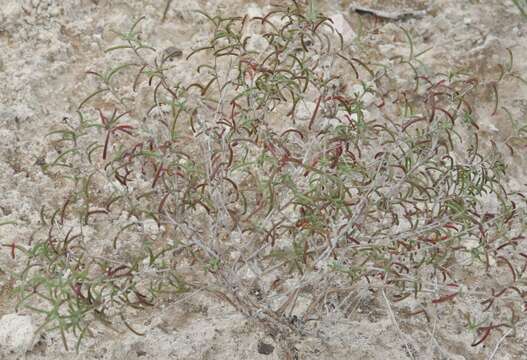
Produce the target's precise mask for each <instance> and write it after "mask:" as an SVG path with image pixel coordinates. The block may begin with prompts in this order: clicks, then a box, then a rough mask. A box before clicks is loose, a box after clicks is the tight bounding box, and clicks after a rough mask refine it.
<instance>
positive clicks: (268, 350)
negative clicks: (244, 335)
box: [258, 340, 274, 355]
mask: <svg viewBox="0 0 527 360" xmlns="http://www.w3.org/2000/svg"><path fill="white" fill-rule="evenodd" d="M273 351H274V346H273V345H271V344H266V343H264V342H263V341H261V340H260V341H259V342H258V353H259V354H262V355H270V354H272V353H273Z"/></svg>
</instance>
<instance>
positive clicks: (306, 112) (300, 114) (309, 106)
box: [295, 101, 317, 121]
mask: <svg viewBox="0 0 527 360" xmlns="http://www.w3.org/2000/svg"><path fill="white" fill-rule="evenodd" d="M316 107H317V104H315V103H314V102H311V101H300V102H299V103H298V105H297V106H296V110H295V117H296V118H297V119H298V120H301V121H306V120H310V119H311V117H312V116H313V112H315V108H316Z"/></svg>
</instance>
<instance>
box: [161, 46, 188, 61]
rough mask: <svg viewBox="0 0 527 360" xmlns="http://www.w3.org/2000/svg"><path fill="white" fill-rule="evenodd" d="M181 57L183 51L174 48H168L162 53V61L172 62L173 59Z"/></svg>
mask: <svg viewBox="0 0 527 360" xmlns="http://www.w3.org/2000/svg"><path fill="white" fill-rule="evenodd" d="M182 55H183V51H181V50H180V49H178V48H177V47H175V46H170V47H167V48H166V49H165V50H164V51H163V61H172V60H174V59H175V58H179V57H181V56H182Z"/></svg>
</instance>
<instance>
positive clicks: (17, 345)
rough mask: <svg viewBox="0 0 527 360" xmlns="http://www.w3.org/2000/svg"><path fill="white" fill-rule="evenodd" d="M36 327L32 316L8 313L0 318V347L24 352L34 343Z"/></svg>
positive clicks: (14, 351)
mask: <svg viewBox="0 0 527 360" xmlns="http://www.w3.org/2000/svg"><path fill="white" fill-rule="evenodd" d="M35 331H36V328H35V325H34V324H33V321H32V319H31V317H30V316H24V315H18V314H7V315H4V316H2V318H1V319H0V349H2V350H3V351H5V350H7V351H9V352H13V353H16V354H24V353H26V352H27V351H29V350H31V348H32V347H33V344H34V334H35Z"/></svg>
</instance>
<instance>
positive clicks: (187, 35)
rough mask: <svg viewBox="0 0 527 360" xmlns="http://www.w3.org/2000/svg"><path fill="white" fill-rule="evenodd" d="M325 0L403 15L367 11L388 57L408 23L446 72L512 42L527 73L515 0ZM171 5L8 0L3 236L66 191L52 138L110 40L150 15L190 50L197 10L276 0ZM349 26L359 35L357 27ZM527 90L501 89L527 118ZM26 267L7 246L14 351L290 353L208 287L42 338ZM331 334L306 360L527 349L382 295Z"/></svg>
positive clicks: (2, 336) (1, 71) (3, 10)
mask: <svg viewBox="0 0 527 360" xmlns="http://www.w3.org/2000/svg"><path fill="white" fill-rule="evenodd" d="M319 3H324V4H323V6H322V7H323V8H325V10H326V12H327V13H328V14H329V15H336V16H337V18H338V19H339V21H344V22H343V23H342V24H341V26H343V29H348V26H350V27H351V28H352V29H354V30H356V31H358V27H359V15H357V14H356V13H352V12H351V11H350V10H349V8H350V6H353V7H354V8H357V9H361V10H363V11H365V10H366V11H373V12H375V11H377V12H379V15H383V16H384V15H385V16H387V17H390V16H392V17H394V18H396V20H394V21H383V22H375V21H373V20H372V17H368V15H360V16H361V17H362V18H363V19H362V20H363V21H364V22H365V24H367V25H368V24H369V25H368V26H376V27H377V31H375V32H372V33H371V34H370V35H369V36H368V39H367V43H368V46H377V47H379V49H381V50H382V51H383V53H385V54H386V56H387V57H391V56H394V55H397V54H400V53H401V52H403V53H404V52H405V51H407V43H406V42H405V39H404V37H401V36H400V35H401V33H400V30H399V29H398V28H397V27H396V26H395V25H394V24H399V25H403V26H404V27H406V28H408V29H412V33H413V34H414V35H415V38H414V41H415V46H416V49H417V51H422V50H425V49H428V48H431V50H429V51H428V52H427V53H425V55H423V58H422V60H423V61H425V62H427V63H428V64H430V65H431V66H432V68H434V69H435V70H436V71H441V70H445V69H448V68H450V67H454V66H460V65H466V66H468V67H470V68H471V69H472V70H473V71H476V72H477V73H479V74H480V75H481V76H482V77H484V76H485V74H487V73H490V72H492V73H495V69H496V66H497V64H499V63H504V62H506V61H507V56H508V54H507V51H506V49H507V48H510V49H512V51H513V53H514V55H515V59H516V64H515V66H516V69H517V70H518V72H519V73H523V74H526V73H527V62H526V61H525V60H524V59H526V58H527V20H526V19H522V18H521V17H520V15H519V12H518V10H517V9H516V8H515V7H514V6H513V4H512V2H511V1H510V0H479V1H478V0H430V1H425V0H386V1H384V0H383V1H376V0H357V1H353V0H345V1H338V0H327V3H325V1H324V0H319ZM165 4H166V0H126V1H120V0H0V223H2V222H4V221H11V220H14V221H16V224H14V225H6V226H1V227H0V243H2V244H11V243H12V242H17V243H20V244H24V243H27V241H28V239H29V237H30V235H31V233H32V231H33V230H34V229H35V227H36V226H37V225H38V222H39V211H40V209H41V208H42V206H46V207H48V208H49V207H53V206H56V205H57V204H58V203H60V202H61V201H63V199H64V196H65V194H66V193H67V189H64V188H63V187H62V182H61V179H54V178H50V177H48V176H47V175H45V174H44V173H43V172H42V169H41V164H42V163H43V161H46V160H47V161H49V160H50V159H53V158H54V157H55V156H56V152H55V149H53V147H52V145H51V144H50V142H49V138H46V136H45V135H46V134H47V133H48V132H49V131H51V130H52V129H55V128H56V127H57V126H58V125H60V123H61V122H63V121H67V119H68V118H70V117H74V116H75V110H76V108H77V106H78V104H79V102H80V101H81V100H82V99H83V98H84V97H85V96H86V95H88V94H89V93H90V92H91V91H93V89H94V83H93V80H92V79H90V78H89V76H88V75H86V71H87V70H93V69H98V68H104V64H105V63H106V62H107V61H108V60H107V57H106V55H105V54H104V52H103V50H104V49H105V48H107V47H109V46H110V45H112V44H115V42H116V35H115V33H113V32H112V30H123V31H124V30H126V29H128V28H129V26H130V25H131V23H132V19H136V18H137V17H139V16H142V15H145V16H146V20H145V22H144V23H143V24H142V30H143V31H144V33H145V38H146V39H149V41H150V42H151V43H152V44H153V45H154V46H155V47H156V48H159V49H160V50H162V49H166V48H168V47H171V46H173V47H176V48H178V49H181V50H182V51H183V54H184V55H186V54H188V53H189V52H190V49H191V48H192V47H193V44H194V43H195V42H196V41H197V40H196V39H199V38H200V37H203V35H204V34H203V33H202V28H201V27H199V26H197V25H196V16H197V15H196V14H195V13H193V12H192V11H191V10H193V9H202V10H205V11H207V12H210V13H213V12H216V11H223V12H226V11H230V12H232V11H235V12H238V13H243V12H247V11H250V12H252V13H258V12H259V11H260V10H261V9H265V7H266V6H267V4H268V2H267V1H264V0H260V1H256V0H255V1H254V2H249V1H247V0H225V1H222V0H194V1H187V0H173V1H172V2H171V5H170V7H169V10H168V12H167V14H166V18H165V21H164V22H162V21H161V20H162V16H163V11H164V9H165ZM348 30H349V29H348ZM345 36H346V37H347V38H348V39H350V40H351V39H353V34H352V33H351V32H349V31H348V32H347V33H346V34H345ZM182 64H183V62H182ZM181 66H184V65H181ZM190 70H191V68H188V69H187V68H184V67H183V68H182V69H181V71H182V72H184V71H190ZM190 74H191V73H190ZM526 89H527V86H525V87H523V88H522V87H520V86H518V84H514V85H511V86H509V87H508V86H507V85H506V84H505V85H502V86H501V88H500V92H501V100H500V101H501V102H502V105H505V106H507V107H508V108H510V109H511V110H512V111H513V114H514V116H515V117H516V118H523V119H525V118H526V117H527V90H526ZM492 106H493V103H492V101H491V99H489V100H488V103H487V104H485V106H484V108H483V109H480V110H481V111H482V113H484V112H485V111H486V113H489V111H488V110H489V109H491V108H492ZM485 107H486V108H485ZM483 119H486V120H485V121H484V122H483V123H482V124H480V125H481V131H482V136H484V137H487V138H491V139H494V140H495V141H496V142H497V143H498V144H499V143H500V141H502V140H503V139H505V138H506V137H507V136H509V135H510V131H511V129H510V123H509V122H508V121H507V119H506V118H505V117H504V115H503V114H499V115H497V116H495V117H491V116H490V115H488V116H487V117H483ZM524 121H525V120H524ZM509 162H510V164H509V165H510V166H511V167H512V168H513V174H514V176H515V179H513V180H512V181H513V182H514V184H515V185H516V186H517V187H519V188H521V187H522V186H523V188H524V189H525V180H524V179H525V175H526V171H525V170H524V169H525V162H521V161H520V159H517V158H514V159H513V158H511V159H509ZM16 268H17V262H16V259H14V260H13V259H11V257H10V250H9V248H7V247H2V248H0V318H1V320H0V329H1V330H0V359H127V360H133V359H284V358H285V355H284V353H283V349H280V348H279V347H278V346H277V345H276V344H274V343H273V340H272V338H270V337H269V336H268V334H265V333H263V332H262V331H261V330H260V329H259V327H258V326H257V325H256V324H255V323H254V322H253V321H252V320H250V319H245V318H243V317H242V316H241V315H239V314H237V313H236V312H235V311H234V310H233V309H232V308H230V307H229V306H228V305H225V304H220V303H218V302H217V301H216V300H213V299H210V298H208V297H206V296H205V295H204V294H203V293H194V294H185V295H182V296H180V297H174V298H173V299H168V300H167V301H166V302H165V303H164V304H161V305H160V306H159V307H156V308H155V309H153V310H150V311H149V312H142V313H137V314H136V315H135V317H133V318H132V319H131V323H132V325H133V327H134V328H135V329H137V330H139V331H141V332H144V333H145V336H142V337H140V336H137V335H134V334H133V333H131V332H126V331H123V332H122V333H121V334H117V333H112V332H108V331H104V332H103V331H101V332H100V333H97V334H96V336H95V337H94V338H91V339H88V340H87V341H86V343H85V344H84V345H83V347H82V348H81V352H80V354H75V353H74V352H65V351H64V350H63V348H62V344H61V340H60V336H59V335H58V334H55V333H41V334H36V335H35V334H33V331H34V330H35V329H36V328H37V327H38V325H39V324H38V319H36V318H35V319H33V321H31V319H30V317H28V316H26V315H30V314H29V313H25V312H22V313H19V314H18V315H19V316H16V315H14V314H15V299H14V298H13V296H12V293H11V289H12V287H13V285H14V284H13V281H12V280H11V279H10V277H9V276H8V275H7V270H13V269H16ZM4 315H7V316H4ZM3 316H4V317H3ZM395 317H396V318H398V314H395ZM318 333H319V336H318V337H317V338H298V339H295V341H294V343H295V345H294V346H295V348H296V353H297V355H298V359H395V360H397V359H412V358H413V359H457V360H461V359H486V358H489V357H491V356H494V359H523V358H527V355H526V354H527V342H526V340H525V339H527V329H525V328H523V329H518V333H517V334H516V337H514V338H513V337H511V338H505V339H503V341H501V340H502V339H500V337H499V336H494V337H493V338H492V339H491V341H489V342H488V343H487V344H486V345H485V346H480V347H471V346H470V343H471V342H472V340H473V337H472V336H473V335H472V334H470V333H468V332H467V331H466V329H465V328H464V326H463V324H462V321H461V319H459V315H458V314H457V313H452V314H446V315H445V316H444V317H442V318H441V319H439V320H438V321H436V322H433V323H431V324H427V323H426V322H420V321H418V320H417V319H416V320H415V322H414V323H412V321H408V320H407V321H399V325H398V326H396V325H395V324H394V322H393V321H392V319H391V318H390V316H389V311H388V309H387V308H386V306H385V304H383V303H381V302H376V301H373V300H372V301H368V299H366V300H365V301H364V303H363V304H362V305H361V307H360V308H359V309H357V311H356V313H354V314H353V315H352V316H351V317H350V318H349V319H342V318H340V319H335V318H327V319H325V320H324V321H322V322H321V323H320V324H319V330H318ZM33 336H34V338H33V339H32V337H33ZM261 342H263V343H266V344H268V345H271V346H274V349H273V348H272V347H270V346H262V344H261ZM259 343H260V346H259V345H258V344H259ZM263 348H265V349H266V350H267V351H262V349H263ZM407 349H409V350H410V351H408V350H407ZM259 350H260V351H259ZM271 350H272V352H271ZM290 350H292V349H290ZM261 352H271V353H270V354H268V355H266V354H261Z"/></svg>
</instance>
